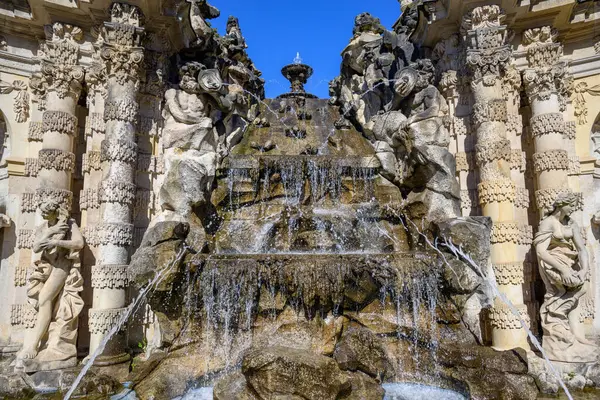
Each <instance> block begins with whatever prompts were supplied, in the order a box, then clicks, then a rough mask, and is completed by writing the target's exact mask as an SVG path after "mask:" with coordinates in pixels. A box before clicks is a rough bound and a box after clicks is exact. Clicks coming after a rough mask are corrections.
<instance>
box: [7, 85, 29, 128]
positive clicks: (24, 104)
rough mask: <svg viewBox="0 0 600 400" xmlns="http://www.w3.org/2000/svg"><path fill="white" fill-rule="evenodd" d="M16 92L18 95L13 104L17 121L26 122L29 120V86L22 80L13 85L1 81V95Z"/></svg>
mask: <svg viewBox="0 0 600 400" xmlns="http://www.w3.org/2000/svg"><path fill="white" fill-rule="evenodd" d="M13 91H16V92H17V94H16V96H15V99H14V103H13V111H14V113H15V121H17V122H25V121H27V119H28V118H29V93H27V84H25V82H23V81H20V80H15V81H13V82H12V83H8V82H3V81H0V93H1V94H9V93H12V92H13Z"/></svg>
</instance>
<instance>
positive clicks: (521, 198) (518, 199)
mask: <svg viewBox="0 0 600 400" xmlns="http://www.w3.org/2000/svg"><path fill="white" fill-rule="evenodd" d="M515 207H517V208H525V209H527V208H529V190H528V189H527V188H524V187H518V188H517V190H516V196H515Z"/></svg>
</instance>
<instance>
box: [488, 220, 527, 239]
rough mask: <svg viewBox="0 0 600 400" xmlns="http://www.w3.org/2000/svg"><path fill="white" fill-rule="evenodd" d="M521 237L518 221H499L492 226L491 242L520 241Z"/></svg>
mask: <svg viewBox="0 0 600 400" xmlns="http://www.w3.org/2000/svg"><path fill="white" fill-rule="evenodd" d="M520 237H521V230H520V227H519V224H517V223H516V222H497V223H494V225H493V226H492V234H491V238H490V242H491V243H492V244H495V243H515V244H516V243H518V242H519V238H520Z"/></svg>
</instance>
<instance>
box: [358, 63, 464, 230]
mask: <svg viewBox="0 0 600 400" xmlns="http://www.w3.org/2000/svg"><path fill="white" fill-rule="evenodd" d="M434 74H435V69H434V67H433V64H432V63H431V61H430V60H428V59H423V60H418V61H417V62H416V63H413V64H411V67H409V68H405V69H402V70H400V71H399V72H398V73H397V74H396V77H395V79H394V81H395V83H394V91H395V98H394V101H393V102H392V103H390V107H389V110H388V111H387V112H385V113H380V114H379V115H377V116H375V117H373V118H372V119H371V121H370V122H369V124H368V125H367V127H366V129H365V131H366V134H367V136H368V137H369V138H370V139H371V140H373V141H374V144H375V148H376V152H377V155H378V158H379V159H380V161H381V164H382V169H383V171H382V175H383V176H384V177H386V178H387V179H389V180H391V181H393V182H395V183H396V184H398V185H400V186H402V187H405V188H407V189H409V190H410V191H411V192H410V194H409V195H408V203H409V204H411V203H422V204H425V205H426V206H427V207H426V209H427V212H428V216H429V220H431V221H433V220H442V219H446V218H453V217H457V216H459V215H460V192H459V188H458V183H457V182H456V178H455V173H456V164H455V161H454V158H453V156H452V155H451V154H450V152H449V151H448V145H449V143H450V134H449V132H448V130H447V129H446V127H445V126H444V117H445V116H446V114H447V113H448V105H447V103H446V100H445V99H444V97H443V96H442V95H441V93H440V92H439V90H438V89H437V88H436V87H435V86H433V78H434Z"/></svg>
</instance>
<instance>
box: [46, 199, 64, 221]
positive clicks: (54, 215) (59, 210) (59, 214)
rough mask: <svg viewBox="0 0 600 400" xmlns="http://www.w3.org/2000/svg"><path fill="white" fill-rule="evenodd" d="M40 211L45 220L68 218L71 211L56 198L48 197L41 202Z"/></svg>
mask: <svg viewBox="0 0 600 400" xmlns="http://www.w3.org/2000/svg"><path fill="white" fill-rule="evenodd" d="M40 212H41V213H42V218H44V219H45V220H48V221H49V220H54V219H66V218H67V217H68V215H69V212H68V211H67V209H66V208H64V207H63V205H62V204H61V203H59V202H58V201H57V200H56V199H52V198H46V199H44V200H42V203H41V204H40Z"/></svg>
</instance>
